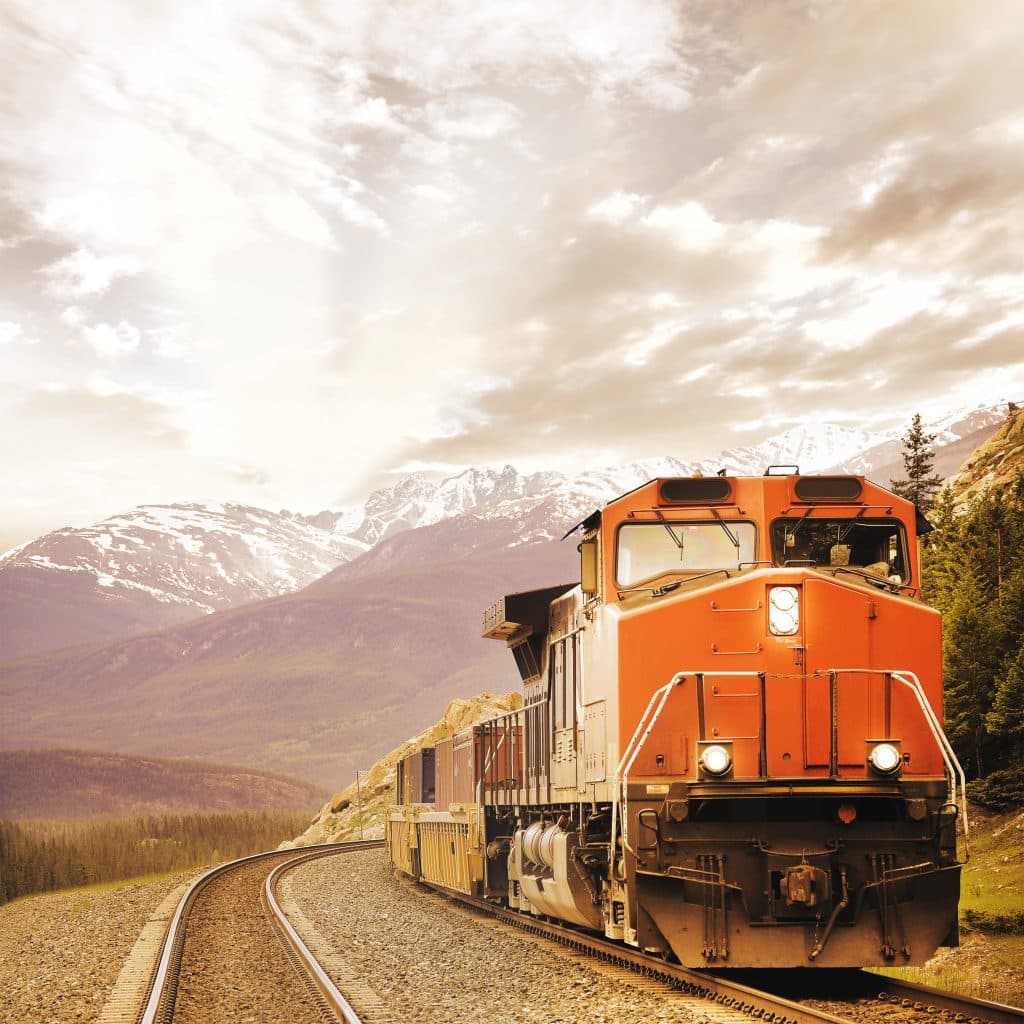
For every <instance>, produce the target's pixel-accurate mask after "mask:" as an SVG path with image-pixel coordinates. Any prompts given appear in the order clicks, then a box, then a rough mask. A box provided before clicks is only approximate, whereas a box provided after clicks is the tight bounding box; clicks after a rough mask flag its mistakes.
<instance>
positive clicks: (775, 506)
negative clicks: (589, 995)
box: [385, 467, 969, 968]
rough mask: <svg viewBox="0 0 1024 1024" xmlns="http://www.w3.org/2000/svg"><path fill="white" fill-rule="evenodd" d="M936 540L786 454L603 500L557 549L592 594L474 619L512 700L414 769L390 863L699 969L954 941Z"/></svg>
mask: <svg viewBox="0 0 1024 1024" xmlns="http://www.w3.org/2000/svg"><path fill="white" fill-rule="evenodd" d="M930 529H931V527H930V525H929V523H928V522H927V520H926V519H925V517H924V516H923V515H922V514H921V513H920V511H919V510H918V509H917V508H916V507H915V506H914V505H913V504H912V503H911V502H909V501H907V500H905V499H903V498H901V497H899V496H897V495H895V494H893V493H891V492H890V491H888V490H885V489H884V488H882V487H880V486H878V485H877V484H875V483H872V482H871V481H869V480H868V479H866V478H865V477H863V476H856V475H820V474H818V475H813V474H801V473H800V471H799V469H798V468H797V467H770V468H769V469H768V470H767V471H766V472H765V474H764V475H763V476H760V477H755V476H728V475H724V474H719V475H716V476H700V475H696V476H691V477H661V478H657V479H654V480H651V481H649V482H648V483H646V484H644V485H642V486H640V487H638V488H636V489H635V490H633V491H630V492H629V493H627V494H623V495H622V496H620V497H618V498H616V499H615V500H613V501H610V502H608V503H607V504H606V505H605V506H604V507H603V508H601V509H598V510H597V511H594V512H593V513H592V514H591V515H589V516H588V517H587V518H585V519H584V520H583V521H582V522H581V523H579V524H578V525H577V526H575V527H574V528H573V529H572V530H570V531H569V533H567V534H566V538H568V537H573V538H574V539H576V538H578V540H577V547H578V551H579V556H580V562H579V565H580V579H579V581H578V582H571V583H565V584H561V585H555V586H547V587H543V588H540V589H537V590H532V591H527V592H522V593H514V594H508V595H506V596H504V597H502V598H500V599H499V600H498V601H496V602H495V603H494V604H493V605H492V606H491V607H489V608H487V609H486V610H485V611H484V613H483V618H482V629H481V633H482V636H483V637H484V638H487V639H490V640H494V641H498V642H502V643H504V644H505V645H506V647H507V648H508V649H509V650H510V651H511V653H512V656H513V659H514V661H515V665H516V668H517V669H518V672H519V677H520V681H521V683H522V686H523V705H522V707H521V708H520V709H519V710H516V711H514V712H510V713H508V714H504V715H501V716H500V717H497V718H494V719H491V720H488V721H483V722H481V723H479V724H477V725H475V726H473V727H472V728H470V729H467V730H465V731H463V732H462V733H459V734H457V735H455V736H453V737H450V738H448V739H445V740H443V741H441V742H438V743H437V744H436V746H435V747H434V748H431V749H428V750H423V751H418V752H417V753H415V754H413V755H412V756H410V757H408V758H406V759H404V760H403V761H402V762H401V763H400V764H399V766H398V770H397V772H396V786H395V793H394V798H393V801H392V803H391V805H390V806H389V808H388V811H387V821H386V829H385V839H386V846H387V850H388V855H389V857H390V860H391V862H392V863H393V865H394V866H395V868H396V869H397V870H399V871H401V872H403V873H404V874H406V875H408V876H410V877H412V878H414V879H417V880H420V881H423V882H426V883H429V884H430V885H433V886H436V887H438V888H440V889H442V890H447V891H450V892H452V893H463V894H466V895H468V896H472V897H475V898H477V899H481V900H486V901H488V902H492V903H495V904H500V905H502V906H505V907H507V908H511V909H512V910H517V911H520V912H521V913H523V914H527V915H534V916H537V917H542V918H546V919H551V920H554V921H556V922H560V923H563V924H566V925H571V926H575V927H579V928H583V929H588V930H592V931H596V932H600V933H603V934H604V935H605V936H607V937H609V938H611V939H616V940H619V941H621V942H623V943H625V944H628V945H629V946H632V947H636V948H637V949H640V950H643V951H645V952H646V953H648V954H650V955H651V956H653V957H657V958H660V959H665V960H668V961H671V962H678V963H680V964H682V965H684V966H687V967H698V968H703V967H712V968H731V967H736V968H744V967H757V968H790V967H799V966H804V967H822V968H831V967H852V966H857V967H860V966H872V965H880V966H886V965H888V966H892V965H899V966H902V965H914V964H921V963H923V962H924V961H925V960H927V959H928V958H929V957H930V956H932V955H933V954H934V952H935V950H936V949H937V948H938V947H939V946H943V945H945V946H951V945H956V944H957V943H958V931H957V905H958V901H959V892H960V872H961V867H962V864H963V860H961V857H963V858H966V846H967V840H968V838H969V834H968V833H969V825H968V820H967V806H966V798H965V794H964V773H963V771H962V769H961V767H960V765H959V763H958V761H957V759H956V754H955V753H954V751H953V748H952V747H951V745H950V742H949V740H948V739H947V737H946V734H945V732H944V731H943V724H942V705H943V695H942V649H941V643H942V639H941V617H940V615H939V613H938V612H936V611H935V610H934V609H932V608H930V607H929V606H928V605H927V604H926V603H925V602H924V601H923V600H922V596H921V564H920V563H921V558H920V555H921V550H920V549H921V543H922V541H921V539H920V538H922V537H923V536H924V535H925V534H926V533H927V532H928V531H929V530H930ZM566 538H563V540H565V539H566Z"/></svg>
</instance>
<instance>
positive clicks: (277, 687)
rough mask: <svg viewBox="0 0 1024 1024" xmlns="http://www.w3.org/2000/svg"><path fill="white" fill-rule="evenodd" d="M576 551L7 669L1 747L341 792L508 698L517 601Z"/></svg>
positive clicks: (363, 585) (509, 560) (337, 589)
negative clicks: (103, 754)
mask: <svg viewBox="0 0 1024 1024" xmlns="http://www.w3.org/2000/svg"><path fill="white" fill-rule="evenodd" d="M577 569H578V555H577V554H576V550H575V546H574V545H573V544H572V543H571V542H566V543H565V544H557V543H556V544H551V543H548V544H535V545H525V546H521V547H517V548H513V549H504V550H497V551H493V550H489V551H485V552H483V553H480V554H478V555H477V556H475V557H472V558H461V559H455V560H448V561H443V562H433V563H423V564H419V565H415V566H411V567H396V568H394V569H392V570H391V571H388V572H381V573H377V574H375V575H371V576H366V577H361V578H357V579H353V580H346V579H336V580H329V581H324V582H322V583H319V584H317V585H316V586H313V587H308V588H306V589H305V590H302V591H299V592H298V593H296V594H290V595H286V596H283V597H279V598H274V599H271V600H268V601H261V602H257V603H255V604H251V605H248V606H246V607H244V608H239V609H233V610H230V611H226V612H218V613H215V614H213V615H210V616H207V617H205V618H203V619H198V620H193V621H192V622H189V623H187V624H184V625H181V626H176V627H173V628H170V629H166V630H163V631H160V632H156V633H150V634H146V635H144V636H139V637H133V638H131V639H128V640H123V641H118V642H115V643H111V644H105V645H99V646H94V647H83V648H76V649H72V650H70V651H60V652H53V653H49V654H42V655H35V656H32V657H28V658H23V659H20V660H18V661H14V662H8V663H6V664H4V665H3V666H2V668H0V705H2V706H3V709H4V715H5V720H6V723H7V724H6V725H5V728H4V730H3V733H2V735H0V745H2V746H6V747H21V746H62V745H71V744H74V745H83V744H84V745H87V746H89V747H93V748H97V749H105V750H116V751H119V752H124V753H145V754H148V755H152V756H165V757H172V756H173V757H186V756H187V757H202V758H204V759H210V760H216V761H221V762H231V763H244V764H247V765H252V766H254V767H257V768H259V769H262V770H273V771H285V772H287V773H289V774H292V775H298V776H301V777H303V778H308V779H311V780H314V781H318V782H321V783H323V784H325V785H328V784H329V785H337V783H338V780H339V779H344V778H345V777H346V776H347V775H350V774H351V773H352V772H353V771H354V770H355V769H356V768H362V767H366V766H367V765H368V764H369V763H371V762H372V761H373V760H374V759H375V758H376V757H377V756H379V755H380V754H381V753H383V752H385V751H387V750H389V749H391V748H393V747H395V746H396V745H397V744H398V743H400V742H401V741H402V740H404V739H405V738H406V737H407V736H408V735H410V734H411V733H412V732H415V731H416V730H417V728H418V726H419V723H421V722H422V721H424V720H426V719H429V718H430V717H431V716H432V715H434V714H436V708H438V707H439V706H442V705H443V704H444V703H445V702H446V701H447V700H449V699H451V698H452V697H456V696H459V695H462V694H464V693H473V692H477V691H479V690H481V689H483V688H488V687H490V688H492V689H497V690H501V689H507V688H508V687H509V686H514V685H515V683H516V681H517V679H518V676H517V675H516V672H515V667H514V663H513V661H512V658H511V657H510V656H509V655H508V653H507V652H506V651H505V650H504V648H503V647H502V646H501V645H499V644H496V643H494V642H493V641H485V640H482V639H480V613H481V612H482V610H483V609H484V607H486V606H487V605H489V604H490V603H491V602H492V601H494V600H495V599H496V598H497V597H499V596H501V595H502V594H504V593H507V592H512V591H516V590H524V589H530V588H532V587H536V586H542V585H548V584H553V583H560V582H566V581H570V580H572V579H574V578H577Z"/></svg>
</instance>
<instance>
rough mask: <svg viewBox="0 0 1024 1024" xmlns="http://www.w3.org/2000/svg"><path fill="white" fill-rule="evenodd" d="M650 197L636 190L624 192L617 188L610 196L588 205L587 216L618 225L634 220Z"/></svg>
mask: <svg viewBox="0 0 1024 1024" xmlns="http://www.w3.org/2000/svg"><path fill="white" fill-rule="evenodd" d="M649 198H650V197H649V196H641V195H638V194H637V193H636V192H624V191H622V189H617V190H616V191H615V192H613V193H612V194H611V195H610V196H606V197H605V198H604V199H602V200H600V201H599V202H597V203H594V204H593V205H592V206H589V207H587V216H588V217H590V218H591V220H597V221H602V222H603V223H605V224H611V225H613V226H614V227H618V226H620V225H622V224H625V223H626V222H627V221H631V220H633V219H634V218H635V217H636V215H637V212H638V211H639V210H640V209H641V208H642V207H644V206H645V205H646V204H647V202H648V199H649Z"/></svg>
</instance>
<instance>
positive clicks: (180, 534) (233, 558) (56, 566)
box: [0, 505, 366, 657]
mask: <svg viewBox="0 0 1024 1024" xmlns="http://www.w3.org/2000/svg"><path fill="white" fill-rule="evenodd" d="M365 550H366V545H365V544H362V543H360V542H359V541H356V540H353V539H351V538H349V537H345V536H342V535H339V534H335V533H331V532H329V531H326V530H321V529H319V528H317V527H315V526H312V525H310V524H309V523H306V522H304V521H301V520H299V519H298V518H296V517H294V516H291V515H289V514H288V513H273V512H268V511H266V510H264V509H257V508H252V507H249V506H244V505H144V506H141V507H140V508H137V509H134V510H133V511H131V512H128V513H125V514H124V515H120V516H113V517H112V518H110V519H106V520H104V521H103V522H101V523H97V524H95V525H94V526H90V527H85V528H83V529H72V528H70V527H67V528H65V529H63V530H56V531H54V532H53V533H48V534H46V535H45V536H44V537H40V538H39V539H38V540H35V541H33V542H31V543H30V544H24V545H22V546H21V547H20V548H16V549H15V550H14V551H12V552H8V554H7V555H6V556H5V557H4V558H3V560H0V646H2V649H3V651H4V653H5V655H6V656H7V657H16V656H18V655H21V654H29V653H32V652H34V651H41V650H48V649H53V648H57V647H65V646H68V645H71V644H80V643H88V642H93V643H94V642H96V641H98V640H102V639H104V638H106V637H117V636H125V635H130V634H132V633H138V632H142V631H145V630H150V629H158V628H160V627H163V626H167V625H173V624H175V623H179V622H185V621H187V620H189V619H194V618H196V617H197V616H200V615H207V614H209V613H210V612H212V611H216V610H219V609H224V608H232V607H236V606H237V605H240V604H245V603H247V602H249V601H255V600H259V599H260V598H266V597H271V596H273V595H276V594H281V593H287V592H290V591H294V590H296V589H298V588H299V587H302V586H305V585H306V584H307V583H309V582H311V581H312V580H314V579H317V578H318V577H320V576H322V575H323V574H324V573H326V572H328V571H329V570H331V569H333V568H334V567H335V566H336V565H338V564H339V562H342V561H345V560H346V559H349V558H353V557H355V556H356V555H359V554H361V553H362V552H364V551H365Z"/></svg>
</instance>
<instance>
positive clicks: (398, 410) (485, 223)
mask: <svg viewBox="0 0 1024 1024" xmlns="http://www.w3.org/2000/svg"><path fill="white" fill-rule="evenodd" d="M1022 53H1024V6H1022V5H1021V4H1020V3H1019V2H1018V0H1007V2H1005V3H997V2H979V0H972V2H971V3H962V2H959V0H948V2H943V0H928V2H922V3H915V2H911V0H900V2H892V0H880V2H871V0H850V2H847V3H831V2H817V0H809V2H797V0H792V2H790V0H780V2H775V3H773V2H757V3H746V2H739V0H737V2H734V3H730V2H725V0H708V2H698V3H689V2H682V0H679V2H656V0H649V2H648V0H631V2H624V3H616V2H613V0H600V2H586V0H572V2H564V3H563V2H559V0H501V2H497V3H493V4H492V3H487V2H483V0H466V2H462V0H445V2H441V0H437V2H407V3H400V2H390V3H387V2H382V3H377V2H372V0H347V2H343V0H338V2H330V0H322V2H318V0H295V2H291V0H237V2H229V0H223V2H218V3H209V2H207V0H201V2H195V0H174V2H171V0H166V2H162V0H150V2H146V3H138V2H133V0H95V2H93V3H89V4H74V3H67V2H66V0H31V2H24V3H22V2H20V0H0V283H2V288H0V375H2V380H0V417H2V421H0V437H2V440H0V446H2V447H0V502H2V505H0V547H2V546H6V545H8V544H14V543H17V542H19V541H22V540H26V539H28V538H29V537H31V536H35V535H36V534H38V533H40V532H43V531H44V530H47V529H51V528H54V527H57V526H61V525H64V524H65V523H73V524H81V523H86V522H90V521H93V520H94V519H97V518H100V517H102V516H105V515H109V514H112V513H114V512H118V511H122V510H125V509H127V508H129V507H131V506H133V505H136V504H140V503H143V502H159V501H181V500H192V499H218V498H219V499H224V500H236V501H248V502H251V503H253V504H257V505H262V506H266V507H269V508H274V509H276V508H282V507H288V508H292V509H297V510H302V511H307V512H313V511H316V510H318V509H320V508H322V507H325V506H327V505H331V504H338V503H340V502H342V501H345V500H350V499H358V498H360V497H361V496H363V495H365V493H366V490H367V488H368V487H370V486H373V485H378V484H381V483H388V482H392V481H393V480H394V479H395V474H401V473H405V472H407V471H409V470H411V469H417V468H420V469H426V470H432V471H445V470H449V469H450V470H457V469H458V468H461V467H463V466H466V465H470V464H478V463H499V464H500V463H504V462H511V463H512V464H514V465H516V466H518V467H519V468H521V469H524V470H525V469H535V468H540V467H557V468H566V467H571V466H579V465H581V464H584V465H597V464H602V463H606V462H610V461H621V460H625V459H629V458H634V457H644V456H657V455H665V454H673V455H677V456H679V457H682V458H690V457H701V456H705V455H708V454H713V453H716V452H718V451H720V450H721V449H722V448H725V447H728V446H730V445H734V444H737V443H754V442H757V441H758V440H761V439H763V438H765V437H767V436H769V435H771V434H773V433H777V432H779V431H781V430H784V429H786V428H788V427H790V426H793V425H795V424H799V423H801V422H804V421H807V420H822V419H825V420H829V421H832V422H837V423H846V424H849V425H852V426H858V427H864V426H867V427H879V428H885V427H890V426H893V425H899V424H905V423H906V422H907V421H908V420H909V418H910V415H912V413H913V412H914V411H917V410H921V411H923V412H925V413H926V414H927V413H928V412H930V411H934V412H936V413H941V412H942V411H944V410H946V409H949V408H951V407H953V406H955V405H971V404H974V403H977V402H982V401H989V400H996V399H1000V398H1019V399H1024V203H1022V193H1024V59H1022V57H1021V54H1022Z"/></svg>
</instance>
